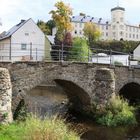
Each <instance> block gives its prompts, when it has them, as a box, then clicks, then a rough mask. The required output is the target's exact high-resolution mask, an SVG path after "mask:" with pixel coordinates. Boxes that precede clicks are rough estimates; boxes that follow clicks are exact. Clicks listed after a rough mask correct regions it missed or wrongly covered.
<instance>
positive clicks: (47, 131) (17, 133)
mask: <svg viewBox="0 0 140 140" xmlns="http://www.w3.org/2000/svg"><path fill="white" fill-rule="evenodd" d="M0 139H1V140H43V139H44V140H80V136H79V135H78V134H77V133H76V130H74V129H73V130H70V128H69V124H66V122H65V120H63V119H59V118H57V117H53V118H45V119H44V120H41V119H40V118H38V117H36V116H30V117H27V119H26V121H23V122H14V123H12V124H8V125H1V126H0Z"/></svg>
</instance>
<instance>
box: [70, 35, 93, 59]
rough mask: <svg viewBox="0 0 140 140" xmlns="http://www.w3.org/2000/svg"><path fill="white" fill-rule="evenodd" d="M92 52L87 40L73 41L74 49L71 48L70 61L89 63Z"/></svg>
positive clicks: (77, 39)
mask: <svg viewBox="0 0 140 140" xmlns="http://www.w3.org/2000/svg"><path fill="white" fill-rule="evenodd" d="M90 56H91V50H90V49H89V46H88V44H87V40H86V39H85V38H80V37H76V38H74V39H73V47H71V48H70V54H69V60H74V61H80V62H88V60H89V58H90Z"/></svg>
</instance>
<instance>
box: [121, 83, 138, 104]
mask: <svg viewBox="0 0 140 140" xmlns="http://www.w3.org/2000/svg"><path fill="white" fill-rule="evenodd" d="M119 95H121V96H123V97H124V98H126V99H128V100H129V102H130V103H137V102H138V101H140V84H139V83H137V82H129V83H126V84H125V85H124V86H123V87H122V88H121V89H120V90H119Z"/></svg>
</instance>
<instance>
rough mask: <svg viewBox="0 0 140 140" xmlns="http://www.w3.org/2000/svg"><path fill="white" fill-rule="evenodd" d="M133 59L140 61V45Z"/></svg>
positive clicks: (134, 52)
mask: <svg viewBox="0 0 140 140" xmlns="http://www.w3.org/2000/svg"><path fill="white" fill-rule="evenodd" d="M133 58H134V59H136V60H139V61H140V43H139V44H138V46H137V47H136V48H135V49H134V51H133Z"/></svg>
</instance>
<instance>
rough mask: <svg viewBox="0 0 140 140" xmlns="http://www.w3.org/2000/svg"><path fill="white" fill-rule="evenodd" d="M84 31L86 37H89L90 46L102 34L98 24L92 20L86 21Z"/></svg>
mask: <svg viewBox="0 0 140 140" xmlns="http://www.w3.org/2000/svg"><path fill="white" fill-rule="evenodd" d="M83 31H84V35H85V37H87V39H88V44H89V45H90V46H92V45H93V42H94V41H96V40H97V39H99V37H100V35H101V33H100V31H99V29H98V28H97V26H96V25H95V24H94V23H92V22H87V23H85V26H84V29H83Z"/></svg>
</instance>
